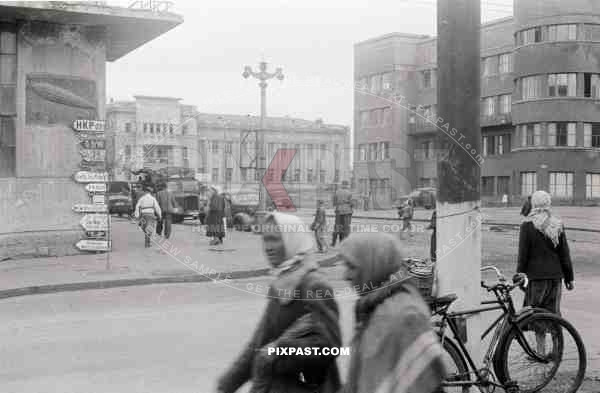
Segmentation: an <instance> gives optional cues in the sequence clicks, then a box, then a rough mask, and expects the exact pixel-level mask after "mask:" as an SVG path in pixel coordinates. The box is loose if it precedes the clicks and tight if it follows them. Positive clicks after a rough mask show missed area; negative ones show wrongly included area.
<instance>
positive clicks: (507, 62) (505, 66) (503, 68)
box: [498, 53, 513, 74]
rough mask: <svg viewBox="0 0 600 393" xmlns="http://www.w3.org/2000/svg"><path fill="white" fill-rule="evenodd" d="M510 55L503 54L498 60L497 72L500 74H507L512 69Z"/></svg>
mask: <svg viewBox="0 0 600 393" xmlns="http://www.w3.org/2000/svg"><path fill="white" fill-rule="evenodd" d="M512 58H513V57H512V53H503V54H501V55H500V56H499V58H498V63H499V64H498V71H499V72H500V73H501V74H509V73H511V72H512V71H513V69H512Z"/></svg>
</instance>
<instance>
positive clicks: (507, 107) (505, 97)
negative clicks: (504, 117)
mask: <svg viewBox="0 0 600 393" xmlns="http://www.w3.org/2000/svg"><path fill="white" fill-rule="evenodd" d="M511 107H512V94H502V95H501V96H500V113H502V114H508V113H510V112H511Z"/></svg>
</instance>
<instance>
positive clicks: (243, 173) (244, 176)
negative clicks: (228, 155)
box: [240, 168, 248, 181]
mask: <svg viewBox="0 0 600 393" xmlns="http://www.w3.org/2000/svg"><path fill="white" fill-rule="evenodd" d="M240 177H241V178H242V181H246V180H248V168H240Z"/></svg>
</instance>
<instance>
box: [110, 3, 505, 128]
mask: <svg viewBox="0 0 600 393" xmlns="http://www.w3.org/2000/svg"><path fill="white" fill-rule="evenodd" d="M131 2H132V1H131ZM131 2H130V1H110V2H109V3H110V4H113V5H121V6H127V5H128V4H130V3H131ZM173 11H174V12H176V13H178V14H180V15H182V16H183V17H184V22H183V24H181V25H180V26H178V27H176V28H175V29H173V30H171V31H169V32H167V33H166V34H164V35H163V36H161V37H159V38H157V39H155V40H153V41H151V42H149V43H148V44H146V45H144V46H142V47H140V48H138V49H137V50H135V51H133V52H131V53H129V54H127V55H126V56H125V57H123V58H121V59H119V60H117V61H116V62H114V63H109V64H108V67H107V97H108V98H114V99H119V100H121V99H133V95H137V94H141V95H160V96H174V97H179V98H182V99H183V101H182V102H183V103H186V104H192V105H197V106H198V109H199V110H200V111H202V112H218V113H234V114H248V113H251V114H258V113H259V89H258V87H257V81H256V80H253V79H248V80H245V79H243V78H242V75H241V74H242V72H243V68H244V65H251V66H253V67H254V68H256V64H257V63H258V62H259V61H260V60H261V58H262V57H263V56H264V59H265V60H266V61H267V62H268V63H269V64H270V68H269V70H270V71H274V69H275V67H282V68H283V71H284V75H285V77H286V80H285V82H284V83H282V82H280V81H278V80H272V81H271V82H270V84H269V86H270V87H269V89H268V93H267V95H268V97H267V113H268V114H269V115H272V116H285V115H289V116H292V117H299V118H304V119H308V120H314V119H316V118H323V120H324V121H325V122H326V123H335V124H343V125H348V126H351V125H352V97H353V93H352V91H351V90H350V89H348V88H345V87H335V84H338V85H346V86H348V85H349V84H351V83H352V80H353V45H354V44H355V43H356V42H360V41H364V40H366V39H369V38H372V37H376V36H379V35H382V34H387V33H391V32H406V33H415V34H429V35H435V31H436V12H435V0H405V1H402V0H385V1H376V0H371V1H366V0H219V1H215V0H213V1H210V0H209V1H198V0H175V1H174V8H173ZM511 14H512V0H483V7H482V17H483V20H484V21H487V20H491V19H497V18H501V17H506V16H510V15H511Z"/></svg>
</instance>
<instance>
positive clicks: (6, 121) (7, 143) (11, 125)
mask: <svg viewBox="0 0 600 393" xmlns="http://www.w3.org/2000/svg"><path fill="white" fill-rule="evenodd" d="M16 137H17V133H16V128H15V118H14V117H13V116H0V177H13V176H15V171H16V163H17V157H16V147H17V144H16Z"/></svg>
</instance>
